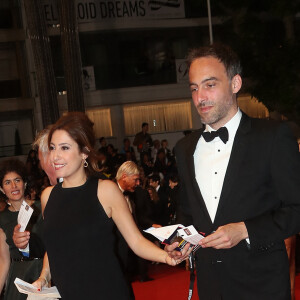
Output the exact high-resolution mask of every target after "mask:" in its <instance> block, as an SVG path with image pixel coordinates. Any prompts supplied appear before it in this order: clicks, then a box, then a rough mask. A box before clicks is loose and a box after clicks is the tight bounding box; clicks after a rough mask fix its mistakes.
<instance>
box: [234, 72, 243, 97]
mask: <svg viewBox="0 0 300 300" xmlns="http://www.w3.org/2000/svg"><path fill="white" fill-rule="evenodd" d="M241 87H242V78H241V76H240V75H239V74H236V75H235V76H234V77H233V78H232V80H231V89H232V93H233V94H237V93H238V91H239V90H240V89H241Z"/></svg>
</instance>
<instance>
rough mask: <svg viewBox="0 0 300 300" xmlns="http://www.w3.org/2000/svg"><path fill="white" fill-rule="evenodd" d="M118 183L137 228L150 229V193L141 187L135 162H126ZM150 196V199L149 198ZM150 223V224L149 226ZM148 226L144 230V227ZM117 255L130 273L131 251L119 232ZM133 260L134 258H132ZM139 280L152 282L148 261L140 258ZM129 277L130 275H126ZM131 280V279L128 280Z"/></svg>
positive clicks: (138, 260) (122, 167) (118, 176)
mask: <svg viewBox="0 0 300 300" xmlns="http://www.w3.org/2000/svg"><path fill="white" fill-rule="evenodd" d="M116 181H117V184H118V186H119V188H120V190H121V191H122V192H123V194H124V196H125V199H126V201H127V203H128V206H129V209H130V211H131V213H132V215H133V217H134V219H135V221H136V223H137V226H138V227H139V228H140V229H141V227H143V228H142V229H146V228H148V227H150V226H151V225H152V224H153V223H152V222H151V220H150V219H149V217H148V215H147V211H148V210H149V206H147V203H150V199H149V200H148V198H149V195H148V192H147V191H145V190H143V189H142V188H141V187H139V184H140V176H139V169H138V166H137V165H136V164H135V163H134V162H133V161H126V162H124V163H123V164H122V165H121V166H120V168H119V169H118V172H117V175H116ZM147 196H148V198H147ZM148 222H150V223H149V224H148ZM145 225H146V226H147V227H145V228H144V226H145ZM116 234H117V254H118V257H119V259H120V261H121V265H122V268H123V270H124V272H125V273H128V272H130V270H129V269H130V267H132V266H130V253H131V252H130V250H129V248H128V246H127V243H126V241H125V239H124V238H123V236H122V235H121V234H120V233H119V231H117V233H116ZM131 258H132V256H131ZM137 264H138V272H139V277H140V278H139V280H140V281H141V282H145V281H149V280H152V279H151V278H149V277H148V274H147V264H146V261H145V260H144V259H142V258H140V257H137ZM126 275H127V277H128V275H129V274H126ZM127 279H128V280H130V278H127Z"/></svg>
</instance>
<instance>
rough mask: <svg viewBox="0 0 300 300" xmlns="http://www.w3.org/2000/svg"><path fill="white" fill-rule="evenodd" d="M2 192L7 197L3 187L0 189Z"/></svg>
mask: <svg viewBox="0 0 300 300" xmlns="http://www.w3.org/2000/svg"><path fill="white" fill-rule="evenodd" d="M0 191H1V192H2V193H3V194H4V195H5V192H4V190H3V189H2V187H0Z"/></svg>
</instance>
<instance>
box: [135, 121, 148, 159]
mask: <svg viewBox="0 0 300 300" xmlns="http://www.w3.org/2000/svg"><path fill="white" fill-rule="evenodd" d="M148 131H149V124H148V123H143V124H142V131H141V132H139V133H137V134H136V135H135V137H134V140H133V145H134V146H136V147H137V151H138V152H139V153H140V160H141V161H142V154H143V153H145V152H146V153H148V155H149V157H151V147H152V146H153V142H152V138H151V135H150V134H149V133H148Z"/></svg>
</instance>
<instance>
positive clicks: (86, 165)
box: [83, 159, 89, 168]
mask: <svg viewBox="0 0 300 300" xmlns="http://www.w3.org/2000/svg"><path fill="white" fill-rule="evenodd" d="M83 166H84V167H85V168H87V167H88V166H89V163H88V162H87V161H86V159H84V160H83Z"/></svg>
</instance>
